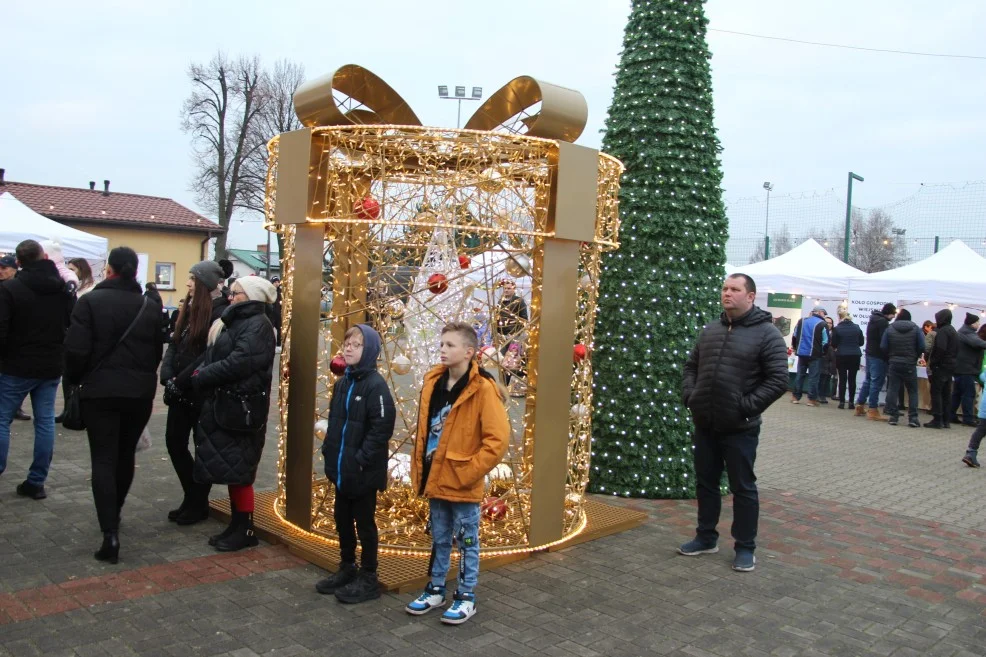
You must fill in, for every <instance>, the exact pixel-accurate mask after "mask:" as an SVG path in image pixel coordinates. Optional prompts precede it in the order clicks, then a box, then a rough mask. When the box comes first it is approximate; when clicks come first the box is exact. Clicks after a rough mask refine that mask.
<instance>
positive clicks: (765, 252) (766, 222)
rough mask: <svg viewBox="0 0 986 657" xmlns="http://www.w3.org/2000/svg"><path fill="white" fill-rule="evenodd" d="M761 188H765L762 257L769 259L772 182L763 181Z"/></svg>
mask: <svg viewBox="0 0 986 657" xmlns="http://www.w3.org/2000/svg"><path fill="white" fill-rule="evenodd" d="M763 188H764V189H766V190H767V212H766V216H765V217H764V220H763V259H764V260H769V259H770V233H769V232H768V227H769V226H770V192H771V191H772V190H773V189H774V184H773V183H770V182H765V183H764V184H763Z"/></svg>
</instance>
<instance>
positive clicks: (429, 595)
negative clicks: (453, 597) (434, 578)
mask: <svg viewBox="0 0 986 657" xmlns="http://www.w3.org/2000/svg"><path fill="white" fill-rule="evenodd" d="M444 606H445V587H444V586H434V585H433V584H432V583H431V582H428V585H427V586H426V587H425V590H424V592H423V593H422V594H421V595H419V596H418V597H417V598H415V599H414V600H411V601H410V602H409V603H407V606H406V607H404V611H406V612H407V613H409V614H411V615H412V616H421V615H422V614H427V613H428V612H429V611H431V610H432V609H437V608H438V607H444ZM474 613H475V612H474Z"/></svg>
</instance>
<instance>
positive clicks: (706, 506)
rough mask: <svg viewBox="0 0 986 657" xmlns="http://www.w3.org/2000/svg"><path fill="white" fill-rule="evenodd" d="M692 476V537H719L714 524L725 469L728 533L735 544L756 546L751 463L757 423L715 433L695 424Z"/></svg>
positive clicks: (757, 509)
mask: <svg viewBox="0 0 986 657" xmlns="http://www.w3.org/2000/svg"><path fill="white" fill-rule="evenodd" d="M694 436H695V440H694V442H695V452H694V454H695V479H696V493H697V496H698V528H697V530H696V534H695V535H696V537H697V538H698V540H700V541H702V542H703V543H715V542H717V541H718V540H719V532H718V531H716V525H718V524H719V513H720V511H721V510H722V495H720V493H719V482H720V480H721V479H722V470H723V468H725V469H726V475H727V476H728V478H729V490H730V492H732V494H733V526H732V535H733V539H734V540H735V541H736V548H746V549H749V550H753V549H755V548H756V546H757V522H758V520H759V517H760V497H759V495H758V494H757V476H756V475H755V474H754V472H753V464H754V462H755V461H756V459H757V445H758V444H759V442H760V427H754V428H753V429H749V430H748V431H742V432H739V433H716V432H713V431H709V430H708V429H700V428H698V427H696V428H695V434H694Z"/></svg>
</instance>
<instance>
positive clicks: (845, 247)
mask: <svg viewBox="0 0 986 657" xmlns="http://www.w3.org/2000/svg"><path fill="white" fill-rule="evenodd" d="M853 180H858V181H859V182H863V177H862V176H859V175H856V174H855V173H853V172H852V171H850V172H849V191H847V192H846V239H845V244H844V245H843V248H842V261H843V262H844V263H846V264H847V265H848V264H849V239H850V237H851V232H850V227H851V222H852V181H853Z"/></svg>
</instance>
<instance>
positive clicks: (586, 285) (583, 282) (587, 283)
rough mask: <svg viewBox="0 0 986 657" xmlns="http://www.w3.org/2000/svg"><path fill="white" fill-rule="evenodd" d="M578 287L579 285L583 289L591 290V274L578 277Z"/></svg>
mask: <svg viewBox="0 0 986 657" xmlns="http://www.w3.org/2000/svg"><path fill="white" fill-rule="evenodd" d="M579 287H581V288H582V289H583V290H591V289H592V276H589V274H585V275H584V276H583V277H582V278H580V279H579Z"/></svg>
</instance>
